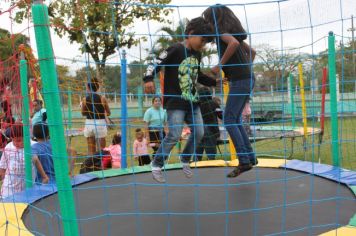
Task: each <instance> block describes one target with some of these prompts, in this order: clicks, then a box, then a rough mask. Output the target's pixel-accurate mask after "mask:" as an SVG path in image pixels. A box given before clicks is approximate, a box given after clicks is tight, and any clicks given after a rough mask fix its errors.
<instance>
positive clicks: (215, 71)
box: [211, 65, 220, 75]
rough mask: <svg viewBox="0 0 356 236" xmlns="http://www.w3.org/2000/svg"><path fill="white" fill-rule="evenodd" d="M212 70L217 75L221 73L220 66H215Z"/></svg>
mask: <svg viewBox="0 0 356 236" xmlns="http://www.w3.org/2000/svg"><path fill="white" fill-rule="evenodd" d="M211 72H213V73H214V74H215V75H218V74H220V66H218V65H217V66H214V67H213V68H211Z"/></svg>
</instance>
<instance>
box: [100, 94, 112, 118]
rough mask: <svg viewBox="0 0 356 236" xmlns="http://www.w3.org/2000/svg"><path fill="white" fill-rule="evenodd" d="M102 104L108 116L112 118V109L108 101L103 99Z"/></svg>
mask: <svg viewBox="0 0 356 236" xmlns="http://www.w3.org/2000/svg"><path fill="white" fill-rule="evenodd" d="M101 102H102V104H103V105H104V108H105V113H106V116H110V115H111V111H110V107H109V103H108V101H107V100H106V98H104V97H101Z"/></svg>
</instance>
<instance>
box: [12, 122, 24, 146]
mask: <svg viewBox="0 0 356 236" xmlns="http://www.w3.org/2000/svg"><path fill="white" fill-rule="evenodd" d="M10 138H11V139H12V143H13V144H14V146H15V147H17V148H23V130H22V123H20V122H17V123H15V124H13V125H12V126H11V132H10Z"/></svg>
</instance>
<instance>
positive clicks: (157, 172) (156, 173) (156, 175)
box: [151, 166, 166, 183]
mask: <svg viewBox="0 0 356 236" xmlns="http://www.w3.org/2000/svg"><path fill="white" fill-rule="evenodd" d="M151 168H152V177H153V179H154V180H156V181H157V182H158V183H165V182H166V179H165V178H164V177H163V173H162V170H161V168H159V167H153V166H151Z"/></svg>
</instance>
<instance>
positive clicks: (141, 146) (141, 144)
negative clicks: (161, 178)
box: [133, 129, 151, 166]
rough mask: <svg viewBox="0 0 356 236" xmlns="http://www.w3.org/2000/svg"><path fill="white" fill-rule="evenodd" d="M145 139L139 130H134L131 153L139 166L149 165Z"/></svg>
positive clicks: (149, 160)
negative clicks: (134, 135)
mask: <svg viewBox="0 0 356 236" xmlns="http://www.w3.org/2000/svg"><path fill="white" fill-rule="evenodd" d="M147 145H148V143H147V139H146V138H145V137H144V133H143V131H142V130H141V129H136V139H135V141H134V143H133V153H134V157H135V160H138V164H139V165H140V166H143V165H148V164H150V163H151V158H150V155H148V148H147Z"/></svg>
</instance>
